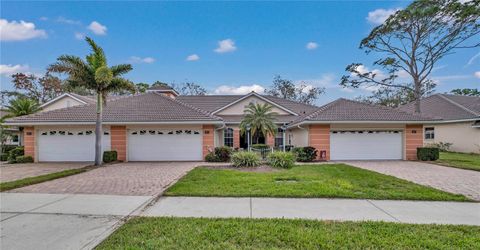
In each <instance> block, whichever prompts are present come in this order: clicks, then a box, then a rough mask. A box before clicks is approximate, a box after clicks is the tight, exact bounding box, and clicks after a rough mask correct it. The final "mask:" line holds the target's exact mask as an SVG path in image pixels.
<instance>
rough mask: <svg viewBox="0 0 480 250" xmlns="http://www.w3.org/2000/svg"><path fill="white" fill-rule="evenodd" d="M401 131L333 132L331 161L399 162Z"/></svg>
mask: <svg viewBox="0 0 480 250" xmlns="http://www.w3.org/2000/svg"><path fill="white" fill-rule="evenodd" d="M402 138H403V137H402V132H401V131H398V130H396V131H373V130H370V131H368V130H367V131H333V132H331V133H330V151H331V152H330V159H331V160H400V159H402V158H403V157H402V156H403V150H402V148H403V147H402V145H403V144H402Z"/></svg>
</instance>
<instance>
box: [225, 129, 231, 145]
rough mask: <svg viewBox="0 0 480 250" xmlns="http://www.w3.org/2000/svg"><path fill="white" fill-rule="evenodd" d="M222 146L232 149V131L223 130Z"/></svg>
mask: <svg viewBox="0 0 480 250" xmlns="http://www.w3.org/2000/svg"><path fill="white" fill-rule="evenodd" d="M223 145H224V146H227V147H233V129H232V128H226V129H225V130H223Z"/></svg>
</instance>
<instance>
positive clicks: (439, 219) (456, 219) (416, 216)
mask: <svg viewBox="0 0 480 250" xmlns="http://www.w3.org/2000/svg"><path fill="white" fill-rule="evenodd" d="M143 215H144V216H176V217H220V218H229V217H238V218H302V219H318V220H339V221H365V220H372V221H389V222H402V223H417V224H433V223H435V224H465V225H480V203H467V202H430V201H391V200H388V201H387V200H354V199H295V198H211V197H163V198H161V199H160V200H159V201H158V202H157V203H155V204H154V205H153V206H152V207H150V208H148V209H147V210H146V211H145V213H144V214H143Z"/></svg>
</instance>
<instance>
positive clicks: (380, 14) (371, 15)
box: [366, 9, 399, 25]
mask: <svg viewBox="0 0 480 250" xmlns="http://www.w3.org/2000/svg"><path fill="white" fill-rule="evenodd" d="M397 10H399V9H376V10H374V11H370V12H368V16H367V18H366V19H367V21H368V22H369V23H371V24H374V25H380V24H383V23H384V22H385V21H386V20H387V19H388V17H389V16H391V15H393V14H395V12H397Z"/></svg>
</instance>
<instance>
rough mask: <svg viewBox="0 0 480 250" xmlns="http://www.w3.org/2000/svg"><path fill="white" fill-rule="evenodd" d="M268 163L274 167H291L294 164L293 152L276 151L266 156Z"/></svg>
mask: <svg viewBox="0 0 480 250" xmlns="http://www.w3.org/2000/svg"><path fill="white" fill-rule="evenodd" d="M267 162H268V165H270V166H272V167H275V168H292V167H293V166H294V165H295V154H293V153H291V152H282V151H276V152H272V153H270V154H269V155H268V156H267Z"/></svg>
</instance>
